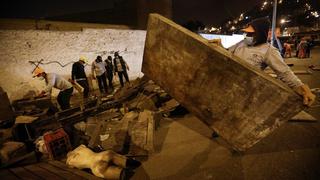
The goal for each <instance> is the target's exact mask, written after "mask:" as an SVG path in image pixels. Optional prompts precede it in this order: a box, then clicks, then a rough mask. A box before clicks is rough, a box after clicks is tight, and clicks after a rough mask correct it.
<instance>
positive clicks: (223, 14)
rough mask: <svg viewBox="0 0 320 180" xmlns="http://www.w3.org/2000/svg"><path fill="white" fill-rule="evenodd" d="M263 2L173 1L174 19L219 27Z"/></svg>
mask: <svg viewBox="0 0 320 180" xmlns="http://www.w3.org/2000/svg"><path fill="white" fill-rule="evenodd" d="M262 2H263V0H225V1H222V0H197V1H188V2H186V1H185V0H174V6H173V12H174V19H175V20H176V21H177V22H179V23H183V21H186V20H199V21H202V22H203V23H204V24H206V25H220V24H221V23H222V22H223V21H224V20H226V19H227V18H231V17H233V18H234V17H238V16H239V15H240V14H241V13H242V12H245V11H248V10H250V9H251V8H252V7H253V6H254V5H257V4H259V3H260V4H262Z"/></svg>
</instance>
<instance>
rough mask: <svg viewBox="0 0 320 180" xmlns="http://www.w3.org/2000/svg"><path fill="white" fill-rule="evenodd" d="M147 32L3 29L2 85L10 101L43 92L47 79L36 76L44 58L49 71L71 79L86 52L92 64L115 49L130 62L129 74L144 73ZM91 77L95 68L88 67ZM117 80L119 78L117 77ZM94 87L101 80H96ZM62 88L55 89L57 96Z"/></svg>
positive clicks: (0, 53)
mask: <svg viewBox="0 0 320 180" xmlns="http://www.w3.org/2000/svg"><path fill="white" fill-rule="evenodd" d="M145 36H146V32H145V31H140V30H119V29H83V30H82V31H47V30H0V86H1V87H2V88H3V89H4V90H5V91H6V92H7V93H8V96H9V98H10V100H11V101H12V100H15V99H20V98H23V97H24V96H25V95H26V94H28V93H30V91H36V92H39V91H41V90H42V88H44V87H45V84H44V82H41V81H40V80H38V79H37V78H32V74H31V72H32V71H33V69H34V68H35V65H33V64H32V63H30V62H29V61H40V60H41V59H43V61H42V63H43V64H41V65H40V66H41V67H43V68H44V69H45V70H46V71H47V72H55V73H58V74H61V75H63V76H64V77H66V78H67V79H68V78H70V75H71V68H72V63H73V62H75V61H77V60H78V58H79V56H81V55H83V56H86V57H87V58H88V59H89V64H90V65H91V63H92V61H93V60H94V59H95V58H96V56H98V55H101V56H102V58H103V59H106V58H107V56H108V55H112V56H113V52H115V51H119V54H120V55H121V56H123V58H124V59H125V60H126V61H127V63H128V65H129V67H130V71H129V76H130V77H131V78H136V77H140V76H142V73H141V63H142V56H143V49H144V42H145ZM86 72H87V76H91V75H90V74H91V67H90V66H86ZM115 80H117V78H116V79H115ZM93 84H94V88H97V85H96V84H97V83H96V82H95V81H94V82H93ZM57 92H58V91H56V90H55V91H53V95H54V96H56V95H57Z"/></svg>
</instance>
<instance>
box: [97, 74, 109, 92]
mask: <svg viewBox="0 0 320 180" xmlns="http://www.w3.org/2000/svg"><path fill="white" fill-rule="evenodd" d="M97 81H98V86H99V90H100V92H101V93H103V89H104V90H105V93H108V84H107V80H106V73H103V74H102V75H101V76H97Z"/></svg>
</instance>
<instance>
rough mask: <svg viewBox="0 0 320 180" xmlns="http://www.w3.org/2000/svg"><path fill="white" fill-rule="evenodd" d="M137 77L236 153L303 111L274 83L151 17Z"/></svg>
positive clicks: (236, 59) (292, 94) (192, 35)
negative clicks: (162, 92)
mask: <svg viewBox="0 0 320 180" xmlns="http://www.w3.org/2000/svg"><path fill="white" fill-rule="evenodd" d="M142 72H143V73H144V74H145V76H146V77H148V78H149V79H151V80H153V81H154V82H155V83H157V84H158V85H159V86H161V87H162V88H163V89H164V90H165V91H166V92H168V93H169V94H170V95H171V96H172V97H174V98H175V99H176V100H177V101H178V102H179V103H181V104H182V105H183V106H184V107H186V108H187V109H188V110H189V111H190V112H192V113H193V114H194V115H196V116H197V117H198V118H200V119H201V120H202V121H204V122H205V123H206V124H208V126H210V127H211V128H213V129H214V130H215V131H216V132H217V133H218V134H219V135H220V136H221V137H222V138H223V139H225V140H226V141H227V142H228V143H229V144H230V145H231V146H232V147H233V148H234V149H235V150H239V151H245V150H246V149H248V148H250V147H251V146H253V145H254V144H256V143H257V142H259V141H260V140H261V139H262V138H264V137H266V136H267V135H268V134H270V133H271V132H272V131H273V130H275V129H276V128H277V127H279V126H280V125H281V124H282V123H283V122H286V121H287V120H289V119H290V118H291V117H292V116H294V115H295V114H297V113H298V112H300V111H301V110H302V109H303V104H302V99H301V97H300V96H299V95H297V94H296V93H295V92H293V90H291V89H290V88H289V87H287V86H286V85H285V84H283V83H282V82H280V81H279V80H276V79H274V78H272V77H270V76H269V75H268V74H266V73H265V72H263V71H261V70H260V69H257V68H255V67H253V66H251V65H250V64H248V63H246V62H245V61H244V60H242V59H240V58H239V57H236V56H234V55H232V54H231V53H229V52H228V51H227V50H225V49H223V48H222V47H220V46H218V45H215V44H210V43H208V41H207V40H206V39H203V38H202V37H200V36H199V35H197V34H195V33H192V32H191V31H189V30H187V29H185V28H183V27H181V26H179V25H177V24H175V23H174V22H172V21H171V20H169V19H166V18H164V17H162V16H160V15H157V14H150V16H149V21H148V27H147V37H146V42H145V50H144V56H143V64H142Z"/></svg>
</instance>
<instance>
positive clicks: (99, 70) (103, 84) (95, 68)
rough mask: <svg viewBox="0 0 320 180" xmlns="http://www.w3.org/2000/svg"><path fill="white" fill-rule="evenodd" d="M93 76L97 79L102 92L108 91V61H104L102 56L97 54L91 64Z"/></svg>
mask: <svg viewBox="0 0 320 180" xmlns="http://www.w3.org/2000/svg"><path fill="white" fill-rule="evenodd" d="M91 71H92V78H93V79H97V81H98V86H99V90H100V93H101V94H103V93H108V85H107V81H106V63H105V62H104V61H102V57H101V56H97V58H96V60H94V61H93V62H92V66H91Z"/></svg>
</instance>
